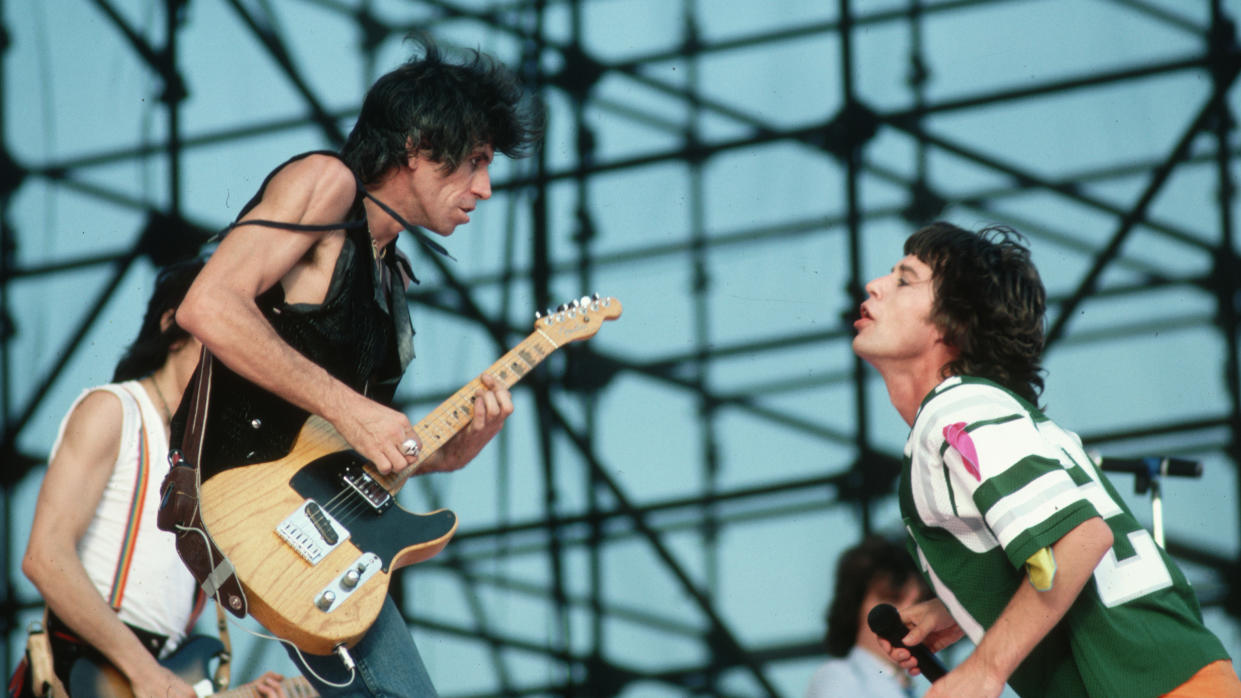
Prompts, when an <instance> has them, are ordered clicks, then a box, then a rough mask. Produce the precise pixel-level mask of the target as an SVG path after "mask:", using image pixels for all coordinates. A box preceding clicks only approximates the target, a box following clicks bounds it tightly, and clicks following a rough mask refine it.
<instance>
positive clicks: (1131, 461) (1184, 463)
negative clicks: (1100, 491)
mask: <svg viewBox="0 0 1241 698" xmlns="http://www.w3.org/2000/svg"><path fill="white" fill-rule="evenodd" d="M1097 460H1098V463H1099V469H1100V470H1104V471H1107V472H1112V473H1130V474H1132V475H1138V476H1143V477H1154V476H1155V475H1171V476H1173V477H1202V463H1201V462H1200V461H1196V460H1186V459H1184V458H1164V457H1162V456H1154V457H1151V458H1099V459H1097Z"/></svg>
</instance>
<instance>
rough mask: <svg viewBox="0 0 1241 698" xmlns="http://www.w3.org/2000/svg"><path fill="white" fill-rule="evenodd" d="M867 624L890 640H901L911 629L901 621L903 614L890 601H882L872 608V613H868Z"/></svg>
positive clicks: (879, 634)
mask: <svg viewBox="0 0 1241 698" xmlns="http://www.w3.org/2000/svg"><path fill="white" fill-rule="evenodd" d="M866 624H867V625H869V626H870V629H871V631H872V632H874V633H875V634H876V635H878V636H879V637H882V638H883V639H885V640H887V641H888V642H896V641H898V640H900V639H901V638H902V637H905V633H906V632H908V630H909V629H908V628H906V627H905V624H904V623H902V622H901V614H900V613H899V612H898V611H897V610H896V607H895V606H893V605H892V604H890V603H881V604H879V605H877V606H875V607H874V608H872V609H870V613H867V614H866Z"/></svg>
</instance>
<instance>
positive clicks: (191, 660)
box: [69, 636, 318, 698]
mask: <svg viewBox="0 0 1241 698" xmlns="http://www.w3.org/2000/svg"><path fill="white" fill-rule="evenodd" d="M222 651H224V645H222V644H220V641H219V640H217V639H215V638H214V637H206V636H198V637H192V638H190V639H189V640H186V642H185V644H183V645H181V646H180V647H178V648H177V651H176V652H173V653H172V656H170V657H168V658H167V659H164V660H162V661H161V662H160V664H162V665H164V668H166V669H168V670H169V671H171V672H172V673H174V674H176V675H177V676H179V677H180V678H181V680H182V681H184V682H186V683H188V684H189V685H191V686H193V687H194V691H195V692H196V693H197V694H198V695H199V696H216V698H257V697H258V695H259V692H258V689H256V688H254V687H253V686H249V685H247V686H241V687H239V688H234V689H232V690H228V691H222V692H220V693H212V690H214V689H213V687H212V685H211V678H210V676H211V675H210V673H209V666H208V664H209V662H210V661H211V660H212V659H213V658H214V657H216V656H217V655H219V654H220V653H221V652H222ZM282 685H283V687H284V692H285V694H287V695H288V696H289V698H312V697H313V696H317V695H318V694H317V693H315V689H314V688H312V687H311V685H310V682H309V681H307V680H306V679H305V678H303V677H301V676H290V677H288V678H286V679H285V680H284V681H283V682H282ZM69 694H70V695H72V696H73V698H133V695H134V692H133V690H132V689H131V688H130V685H129V680H128V679H126V678H125V675H124V674H122V673H121V672H120V671H119V670H117V668H116V667H114V666H112V665H111V664H109V663H107V662H102V663H100V662H95V661H92V660H90V659H87V658H85V657H83V658H82V659H79V660H77V661H76V662H74V663H73V668H72V669H70V671H69Z"/></svg>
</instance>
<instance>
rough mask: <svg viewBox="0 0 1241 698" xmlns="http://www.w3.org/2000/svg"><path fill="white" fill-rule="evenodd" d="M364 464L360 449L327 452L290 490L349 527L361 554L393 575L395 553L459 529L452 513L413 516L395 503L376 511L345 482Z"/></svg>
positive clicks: (301, 473)
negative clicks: (349, 472) (376, 560)
mask: <svg viewBox="0 0 1241 698" xmlns="http://www.w3.org/2000/svg"><path fill="white" fill-rule="evenodd" d="M366 463H367V461H366V460H365V459H363V458H362V456H360V455H358V453H357V451H353V450H344V451H336V452H335V453H329V454H328V455H326V456H323V457H321V458H318V459H316V460H313V461H311V462H310V463H307V464H306V465H305V466H303V467H302V469H301V470H299V471H298V472H297V474H296V475H294V476H293V478H292V479H291V480H290V481H289V486H290V487H292V488H293V490H294V491H296V492H297V493H298V494H300V495H301V496H303V497H305V498H306V499H313V500H314V501H315V502H317V503H318V504H319V506H321V507H323V508H324V510H326V511H327V512H328V513H330V514H331V515H332V516H333V517H335V518H336V520H337V521H338V522H339V523H340V524H341V525H343V526H344V527H345V528H347V529H349V535H350V539H351V540H352V541H353V544H354V545H355V546H357V547H358V549H360V550H362V551H363V552H368V553H374V554H375V555H378V556H379V559H380V560H381V561H382V562H383V569H384V571H385V572H390V571H391V570H390V569H389V568H390V565H391V563H392V559H393V558H394V557H396V555H397V553H399V552H401V551H402V550H404V549H405V548H408V547H410V546H412V545H418V544H419V543H425V542H428V541H433V540H437V539H439V538H442V537H443V536H445V535H447V534H448V533H449V532H450V531H452V529H453V526H455V525H456V523H457V515H456V514H454V513H452V512H451V511H448V510H443V511H437V512H434V513H431V514H414V513H412V512H409V511H406V510H405V509H402V508H401V507H399V506H397V505H396V504H395V502H393V504H392V505H391V506H389V507H387V508H386V509H384V510H383V511H382V512H377V511H375V509H374V508H373V507H372V506H371V505H370V504H368V503H367V502H366V499H365V498H364V497H362V496H361V495H359V494H357V493H356V492H354V491H352V489H350V488H349V487H348V486H347V485H345V484H344V483H343V481H342V480H341V474H342V473H343V472H344V471H345V469H346V468H349V467H350V466H352V467H354V468H358V469H360V468H361V467H362V466H363V465H365V464H366ZM334 498H335V499H334Z"/></svg>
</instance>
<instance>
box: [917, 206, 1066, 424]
mask: <svg viewBox="0 0 1241 698" xmlns="http://www.w3.org/2000/svg"><path fill="white" fill-rule="evenodd" d="M1025 243H1026V240H1025V238H1024V237H1023V236H1022V235H1021V234H1020V233H1018V232H1017V231H1016V230H1013V229H1012V228H1009V227H1007V226H1000V225H996V226H988V227H986V228H983V229H982V230H980V231H979V232H977V233H973V232H970V231H968V230H964V229H962V228H958V227H957V226H955V225H952V224H951V223H944V222H942V221H941V222H936V223H932V224H930V225H928V226H926V227H925V228H922V229H921V230H919V231H918V232H916V233H914V234H913V235H911V236H910V237H909V239H908V240H906V241H905V254H907V255H913V256H915V257H917V258H918V259H920V260H922V261H923V262H924V263H926V265H927V266H929V267H930V268H931V272H932V275H933V278H934V283H935V303H934V306H933V308H932V310H931V316H932V319H933V321H934V322H935V325H936V326H937V327H939V329H940V330H941V331H942V332H943V334H944V341H945V342H946V343H947V344H948V345H949V346H951V347H953V348H955V349H956V350H957V351H959V352H960V355H959V356H958V358H957V359H956V360H954V361H952V362H950V363H949V364H948V365H947V366H945V367H944V372H945V375H963V376H977V377H980V378H986V379H989V380H992V381H994V382H996V383H999V384H1000V385H1002V386H1004V387H1006V388H1008V389H1009V390H1011V391H1013V392H1014V393H1016V394H1018V395H1020V396H1021V397H1023V398H1025V399H1026V400H1027V401H1029V402H1030V403H1031V404H1035V403H1037V401H1038V397H1039V395H1040V394H1041V393H1042V392H1043V377H1042V372H1043V369H1042V366H1041V364H1040V362H1039V359H1040V357H1041V356H1042V353H1043V341H1044V331H1045V327H1044V312H1045V311H1046V305H1047V294H1046V291H1045V290H1044V289H1043V282H1042V280H1041V279H1040V278H1039V274H1038V270H1037V269H1035V267H1034V264H1033V262H1031V261H1030V250H1029V249H1028V248H1027V247H1026V244H1025Z"/></svg>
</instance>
